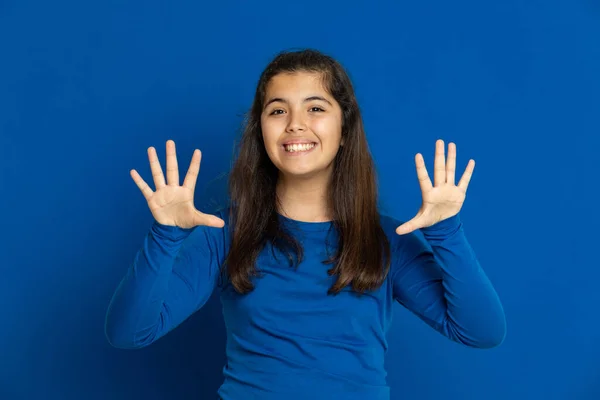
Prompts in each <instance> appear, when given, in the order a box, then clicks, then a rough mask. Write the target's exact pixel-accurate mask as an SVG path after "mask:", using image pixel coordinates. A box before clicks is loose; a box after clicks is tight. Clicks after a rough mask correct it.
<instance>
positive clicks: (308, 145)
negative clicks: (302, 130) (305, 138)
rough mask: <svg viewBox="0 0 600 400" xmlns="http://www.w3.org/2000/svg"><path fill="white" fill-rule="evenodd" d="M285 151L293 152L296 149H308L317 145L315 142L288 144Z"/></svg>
mask: <svg viewBox="0 0 600 400" xmlns="http://www.w3.org/2000/svg"><path fill="white" fill-rule="evenodd" d="M284 147H285V151H287V152H290V153H293V152H296V151H307V150H310V149H312V148H313V147H315V143H302V144H290V145H286V146H284Z"/></svg>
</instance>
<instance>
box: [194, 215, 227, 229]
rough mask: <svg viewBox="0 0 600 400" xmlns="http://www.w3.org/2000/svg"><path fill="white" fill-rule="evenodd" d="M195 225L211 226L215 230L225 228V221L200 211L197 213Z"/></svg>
mask: <svg viewBox="0 0 600 400" xmlns="http://www.w3.org/2000/svg"><path fill="white" fill-rule="evenodd" d="M194 223H195V224H196V225H204V226H211V227H213V228H222V227H224V226H225V221H223V220H222V219H221V218H219V217H216V216H214V215H210V214H204V213H203V212H200V211H196V218H195V220H194Z"/></svg>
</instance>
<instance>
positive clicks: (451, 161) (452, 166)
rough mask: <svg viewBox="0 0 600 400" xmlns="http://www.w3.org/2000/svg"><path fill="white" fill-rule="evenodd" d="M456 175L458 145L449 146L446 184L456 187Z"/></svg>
mask: <svg viewBox="0 0 600 400" xmlns="http://www.w3.org/2000/svg"><path fill="white" fill-rule="evenodd" d="M455 175H456V145H455V144H454V143H449V144H448V162H447V163H446V182H447V183H449V184H451V185H454V179H455Z"/></svg>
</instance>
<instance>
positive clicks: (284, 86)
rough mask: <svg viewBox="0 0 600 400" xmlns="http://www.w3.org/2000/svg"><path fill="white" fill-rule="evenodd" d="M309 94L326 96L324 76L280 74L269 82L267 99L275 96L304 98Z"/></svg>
mask: <svg viewBox="0 0 600 400" xmlns="http://www.w3.org/2000/svg"><path fill="white" fill-rule="evenodd" d="M307 92H313V93H320V94H326V92H327V91H326V90H325V87H324V85H323V79H322V75H321V74H319V73H315V72H293V73H280V74H277V75H275V76H274V77H273V78H271V80H270V81H269V84H268V85H267V87H266V94H267V97H269V96H274V95H283V94H285V95H286V96H293V95H294V94H296V95H298V96H302V95H303V94H305V93H307Z"/></svg>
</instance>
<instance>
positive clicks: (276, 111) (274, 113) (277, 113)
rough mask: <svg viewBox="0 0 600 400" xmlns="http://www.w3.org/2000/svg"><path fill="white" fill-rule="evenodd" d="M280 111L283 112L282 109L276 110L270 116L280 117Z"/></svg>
mask: <svg viewBox="0 0 600 400" xmlns="http://www.w3.org/2000/svg"><path fill="white" fill-rule="evenodd" d="M280 111H281V112H283V110H281V109H275V110H273V111H271V112H270V113H269V115H279V112H280Z"/></svg>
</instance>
